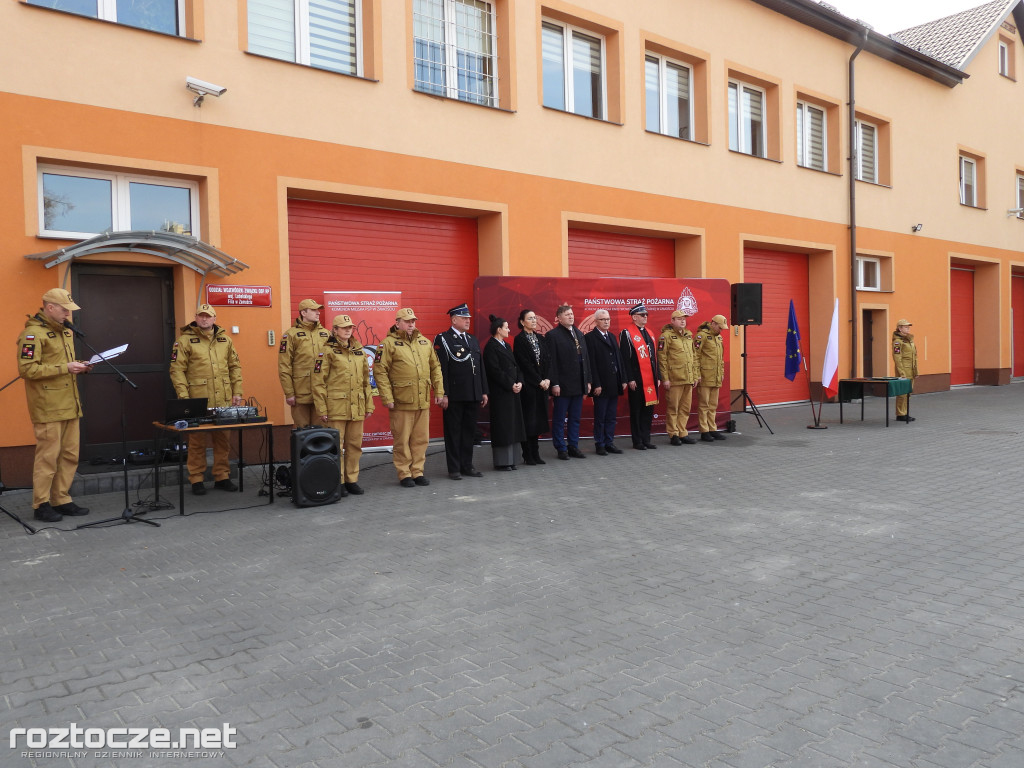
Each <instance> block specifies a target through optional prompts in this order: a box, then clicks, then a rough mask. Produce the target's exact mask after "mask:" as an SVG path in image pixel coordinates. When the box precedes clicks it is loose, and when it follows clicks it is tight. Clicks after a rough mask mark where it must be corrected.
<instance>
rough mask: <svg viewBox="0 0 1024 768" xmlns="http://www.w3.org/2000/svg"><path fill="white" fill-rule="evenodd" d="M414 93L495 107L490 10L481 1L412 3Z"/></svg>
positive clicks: (434, 0)
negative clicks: (422, 92) (431, 94)
mask: <svg viewBox="0 0 1024 768" xmlns="http://www.w3.org/2000/svg"><path fill="white" fill-rule="evenodd" d="M412 13H413V17H412V18H413V37H414V40H413V60H414V62H415V88H416V90H418V91H424V92H426V93H434V94H437V95H438V96H447V97H448V98H450V99H458V100H459V101H469V102H473V103H474V104H485V105H487V106H492V107H495V106H497V105H498V87H497V75H496V71H497V63H496V55H495V51H496V44H495V26H494V25H495V18H494V6H493V4H492V3H489V2H484V0H415V2H414V3H413V12H412Z"/></svg>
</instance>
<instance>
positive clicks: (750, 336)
mask: <svg viewBox="0 0 1024 768" xmlns="http://www.w3.org/2000/svg"><path fill="white" fill-rule="evenodd" d="M743 282H745V283H761V286H762V288H761V321H762V324H761V325H748V326H747V327H746V330H745V331H740V333H746V334H747V361H746V362H747V391H748V392H749V393H750V396H751V398H753V400H754V402H755V403H756V404H757V405H767V404H769V403H791V402H796V401H798V400H806V399H807V398H808V397H809V395H808V388H807V376H806V375H805V374H804V372H803V371H802V370H801V372H800V373H799V374H797V377H796V378H795V379H794V380H793V381H790V380H789V379H787V378H786V376H785V373H786V332H787V330H788V328H789V301H790V299H792V300H793V306H794V307H795V309H796V319H797V324H798V325H799V326H800V336H801V341H800V349H801V351H803V352H804V354H806V353H807V349H808V347H809V344H808V340H809V338H810V330H811V323H810V301H809V299H808V295H809V291H808V278H807V256H806V255H805V254H802V253H784V252H780V251H760V250H754V249H752V248H748V249H747V250H746V251H745V252H744V254H743ZM819 371H820V363H819ZM738 383H739V382H738V380H737V378H736V377H735V375H734V377H733V387H734V388H736V385H737V384H738Z"/></svg>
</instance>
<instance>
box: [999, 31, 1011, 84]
mask: <svg viewBox="0 0 1024 768" xmlns="http://www.w3.org/2000/svg"><path fill="white" fill-rule="evenodd" d="M999 74H1000V75H1002V76H1003V77H1010V76H1011V75H1010V46H1009V45H1007V44H1006V41H1005V40H1000V41H999Z"/></svg>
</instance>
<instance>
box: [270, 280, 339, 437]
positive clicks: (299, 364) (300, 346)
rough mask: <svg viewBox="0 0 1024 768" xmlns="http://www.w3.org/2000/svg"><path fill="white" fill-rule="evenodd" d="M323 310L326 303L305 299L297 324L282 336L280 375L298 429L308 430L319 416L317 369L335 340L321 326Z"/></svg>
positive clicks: (282, 387)
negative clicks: (315, 394)
mask: <svg viewBox="0 0 1024 768" xmlns="http://www.w3.org/2000/svg"><path fill="white" fill-rule="evenodd" d="M321 309H323V304H318V303H317V302H315V301H313V299H303V300H302V301H300V302H299V316H298V318H296V320H295V325H293V326H292V327H291V328H286V329H285V330H284V331H283V332H282V333H281V346H280V349H279V350H278V355H277V373H278V377H279V378H280V379H281V389H283V390H284V399H285V402H286V403H288V405H290V406H291V409H292V421H293V422H294V423H295V428H296V429H298V428H301V427H308V426H309V425H310V424H312V423H313V422H314V420H315V419H316V417H317V414H316V413H314V407H313V383H312V382H313V379H312V377H313V368H314V367H315V366H316V364H317V362H318V361H322V360H323V358H324V352H326V351H327V343H328V342H329V341H330V340H331V334H330V333H329V332H328V331H327V329H326V328H324V327H323V326H322V325H320V310H321Z"/></svg>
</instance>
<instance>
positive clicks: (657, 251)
mask: <svg viewBox="0 0 1024 768" xmlns="http://www.w3.org/2000/svg"><path fill="white" fill-rule="evenodd" d="M996 5H998V4H992V3H990V4H988V5H985V6H982V7H981V8H979V9H976V11H975V12H968V13H973V14H974V15H972V16H970V17H963V18H959V17H954V18H953V19H952V20H941V21H939V22H936V23H934V24H933V25H925V26H924V27H922V28H915V30H909V31H908V32H907V33H906V35H905V36H903V37H900V40H903V41H904V42H900V41H899V40H894V39H891V38H888V37H885V36H882V35H879V34H877V33H875V32H873V31H871V30H870V29H868V28H867V27H865V26H864V25H863V24H861V23H860V22H857V21H854V20H851V19H848V18H846V17H843V16H841V15H840V14H838V13H836V12H834V11H831V10H830V9H829V8H827V7H823V6H819V5H818V4H817V3H814V2H811V0H756V1H755V0H716V2H714V3H708V2H701V1H700V0H650V1H649V2H644V3H629V4H627V3H621V2H616V0H587V1H585V2H584V1H582V0H581V2H577V3H568V2H563V0H224V1H223V2H213V1H212V0H153V2H151V3H149V4H148V6H146V4H143V6H145V8H144V10H134V9H135V8H136V6H138V4H130V3H119V2H116V0H69V1H68V2H63V1H62V0H0V26H3V28H5V29H8V30H10V31H11V34H9V35H8V41H7V43H6V44H5V46H4V48H3V49H2V50H0V115H3V120H0V167H2V168H3V169H4V173H3V174H2V175H0V243H2V248H3V251H4V259H5V263H6V264H7V265H8V266H7V268H6V270H5V279H4V280H3V281H2V282H0V299H2V300H0V318H2V321H3V326H4V327H6V328H7V329H8V333H9V334H10V337H11V339H12V341H13V339H14V338H16V336H17V334H18V333H19V331H20V329H21V327H22V325H23V321H24V316H25V315H26V314H31V313H33V312H34V311H36V309H37V308H38V306H39V298H38V297H40V296H41V295H42V294H43V293H44V292H45V291H46V290H47V289H49V288H51V287H54V286H63V287H67V288H69V289H70V290H71V291H72V293H73V294H74V296H75V299H76V301H77V302H78V303H79V304H81V305H82V307H83V310H82V311H81V312H80V313H77V314H76V323H77V324H78V325H79V326H81V327H82V328H83V330H85V331H87V334H88V336H87V340H88V341H90V343H92V344H93V345H95V346H96V347H97V348H100V349H105V348H107V347H111V346H114V345H116V344H119V343H124V342H128V343H129V344H130V353H129V354H128V355H126V356H124V358H122V362H123V364H124V368H125V371H126V373H128V374H129V375H130V376H132V377H133V380H137V383H139V384H140V389H141V392H142V394H132V393H128V394H126V393H123V392H122V391H121V387H120V386H119V385H118V384H117V382H116V377H114V376H111V375H100V376H96V374H95V373H94V374H91V375H90V377H92V378H98V379H99V380H98V381H93V380H90V381H89V382H88V383H87V384H85V383H84V382H83V386H85V387H87V391H86V392H85V393H84V394H85V407H86V417H85V422H84V423H83V429H84V437H83V441H84V446H83V448H84V449H85V455H86V456H88V455H90V451H89V449H90V447H92V448H94V449H95V451H94V454H95V455H99V454H101V453H102V451H101V447H102V446H106V445H112V444H113V443H115V442H117V440H118V439H119V437H118V435H119V432H116V434H115V430H114V426H116V424H114V423H115V422H117V408H116V400H117V399H119V398H121V397H125V398H132V399H131V400H126V402H129V403H130V408H129V410H130V411H131V413H132V418H133V419H134V422H135V423H134V424H133V426H132V430H134V433H133V435H132V438H133V439H139V440H141V439H142V437H143V434H142V433H143V432H144V431H145V425H146V424H148V423H149V421H151V420H152V418H159V414H160V412H162V409H163V401H164V398H165V397H167V396H168V395H169V394H170V392H169V385H168V383H167V381H166V379H167V363H168V361H169V353H170V344H171V343H172V342H173V339H174V337H175V335H176V329H177V327H179V326H182V325H184V324H186V323H187V322H189V321H190V320H191V319H192V317H193V314H194V312H195V308H196V306H197V305H198V304H199V303H202V302H203V301H206V300H207V299H208V297H209V295H210V294H209V293H208V288H209V286H230V285H241V286H256V287H258V288H260V289H264V290H265V289H268V288H269V296H270V301H269V302H267V303H269V306H260V305H257V304H258V303H254V304H253V305H251V306H225V307H222V308H221V309H220V312H219V315H218V323H219V324H220V325H222V326H224V327H226V328H228V329H230V331H231V333H232V339H233V341H234V343H235V346H236V348H237V349H238V351H239V354H240V356H241V359H242V363H243V372H244V381H245V394H246V396H253V397H255V398H256V399H257V400H258V401H259V402H260V404H261V405H262V406H264V407H265V408H266V409H267V413H268V415H269V417H270V418H271V419H272V420H273V421H274V422H275V423H277V424H281V425H286V424H287V419H288V409H287V408H286V407H285V404H284V398H283V395H282V393H281V390H280V386H279V383H278V378H277V345H276V340H277V339H279V337H280V333H281V331H282V329H283V328H286V327H287V326H288V325H290V324H291V323H292V322H293V321H294V318H295V316H296V314H297V306H298V302H299V301H300V300H301V299H303V298H306V297H308V296H311V295H312V296H313V297H316V298H318V297H319V296H320V293H317V291H318V290H319V291H320V292H321V293H322V292H323V291H330V290H345V291H401V293H402V305H403V306H412V307H414V308H416V309H417V312H418V314H419V316H420V327H421V329H423V330H424V332H425V333H427V334H429V335H432V334H434V333H437V332H439V331H441V330H443V329H444V328H445V327H447V316H446V315H445V314H444V310H445V309H447V308H448V307H450V306H453V305H456V304H459V303H461V302H463V301H470V300H471V299H472V288H473V281H474V280H475V279H476V278H477V277H479V276H494V275H497V276H502V275H508V276H518V275H529V276H550V277H575V276H594V275H599V276H604V277H623V278H625V277H638V276H642V277H675V278H680V279H686V278H725V279H727V280H729V281H730V282H733V283H736V282H757V283H761V284H762V285H763V286H764V308H763V311H764V316H765V318H764V324H763V325H761V326H747V327H734V328H733V329H732V330H731V331H730V333H732V334H734V336H732V337H731V339H730V341H731V347H730V350H731V351H730V354H731V363H732V366H731V367H732V370H733V375H732V379H733V380H732V382H731V386H732V389H734V390H738V389H739V387H740V380H739V377H738V372H739V371H741V370H742V368H741V365H742V361H741V358H740V352H741V349H742V345H741V343H740V342H741V341H742V340H743V336H744V335H745V334H746V339H745V341H746V343H747V348H748V353H749V357H750V367H749V370H748V374H749V376H750V378H751V382H750V385H749V386H750V390H751V393H752V395H753V396H754V398H755V400H756V401H757V402H758V404H761V405H763V404H767V403H770V402H784V401H789V400H796V399H800V397H806V396H807V393H808V386H807V385H806V383H805V384H803V385H802V387H803V388H802V390H800V389H799V387H798V389H797V390H791V389H786V388H785V387H781V388H780V387H779V386H778V384H779V382H778V380H779V379H781V377H782V369H783V355H784V348H785V347H784V338H785V318H786V315H787V313H788V308H789V300H790V299H792V300H793V301H794V305H795V306H796V307H797V311H798V316H799V318H800V322H801V331H802V335H803V348H804V351H805V352H806V353H807V354H808V356H809V361H810V371H811V379H812V384H811V385H810V392H811V393H812V394H814V395H816V394H817V388H818V386H819V384H818V382H819V381H820V378H821V360H822V357H823V356H824V349H825V344H826V342H827V336H828V332H829V322H830V319H831V314H832V305H833V301H834V299H835V298H838V299H839V302H840V319H841V328H840V368H839V370H840V375H841V376H843V377H845V376H847V375H875V376H879V375H886V374H890V375H891V373H892V371H893V366H892V361H891V357H890V353H889V335H890V334H891V332H892V329H893V328H894V326H895V322H896V320H897V319H898V318H901V317H908V318H910V319H911V320H912V322H913V323H914V331H915V334H916V336H917V346H918V350H919V354H920V370H921V377H920V379H919V380H918V386H917V390H918V391H925V392H927V391H938V390H942V389H946V388H948V387H950V386H955V385H959V384H980V385H1001V384H1008V383H1010V382H1011V380H1012V378H1013V377H1014V376H1020V375H1024V212H1022V211H1021V210H1020V209H1024V143H1022V142H1021V141H1020V139H1019V127H1020V126H1021V125H1022V124H1024V90H1022V89H1024V84H1022V83H1020V82H1019V80H1020V79H1022V78H1024V53H1022V49H1021V37H1020V26H1021V25H1022V24H1024V7H1022V4H1021V3H1020V2H1006V3H1005V4H1004V5H1003V6H1001V7H998V8H996V7H994V6H996ZM122 6H123V9H122ZM118 14H121V15H120V16H119V15H118ZM961 16H962V15H961ZM968 22H971V23H968ZM922 49H927V50H928V51H931V52H930V53H925V52H922ZM189 83H191V89H189V88H187V87H186V86H187V84H189ZM222 89H223V90H222ZM851 101H852V103H853V108H852V110H851V109H850V104H851ZM851 225H852V226H851ZM105 232H106V233H111V235H112V236H111V238H110V242H109V243H107V244H104V243H102V242H99V241H94V240H93V239H92V238H94V237H95V236H96V235H98V234H101V233H105ZM125 232H130V233H132V235H131V236H129V237H127V238H124V237H121V238H118V236H117V233H125ZM115 241H116V242H115ZM83 244H84V245H83ZM851 254H852V258H851ZM480 309H481V310H483V311H484V312H485V311H486V308H480ZM538 309H539V308H538ZM545 309H548V310H550V312H549V314H552V315H553V309H554V308H553V307H552V308H545ZM780 318H781V319H780ZM696 319H697V320H698V321H699V320H704V319H707V318H702V317H698V318H696ZM323 320H324V322H325V323H329V318H326V317H325V318H323ZM661 322H662V320H661V318H657V317H655V318H653V319H652V323H657V324H658V327H660V324H661ZM665 322H667V318H666V319H665ZM780 323H781V330H780ZM477 330H480V324H479V322H478V328H477ZM1015 331H1016V332H1015ZM780 333H781V336H780ZM780 344H781V346H780ZM7 360H8V362H7V364H6V365H5V366H0V373H3V372H4V371H6V378H5V379H4V382H6V381H7V380H8V379H11V378H13V377H14V376H15V375H16V373H17V368H16V360H15V356H14V354H13V353H12V354H10V356H9V357H8V358H7ZM0 408H2V409H3V410H4V412H5V413H6V414H7V417H6V419H5V422H4V423H5V426H4V429H3V431H2V436H0V461H2V462H5V463H6V464H8V465H9V466H13V467H15V471H16V472H17V473H18V474H19V475H20V474H21V472H22V471H23V470H24V468H25V467H27V466H28V463H29V462H30V461H31V445H32V429H31V425H30V423H29V421H28V417H27V413H26V411H25V407H24V399H23V393H22V385H21V384H20V383H15V384H14V385H13V386H11V387H9V388H7V389H6V390H4V391H3V392H0ZM112 425H113V426H112ZM281 442H282V444H283V443H284V441H281Z"/></svg>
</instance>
